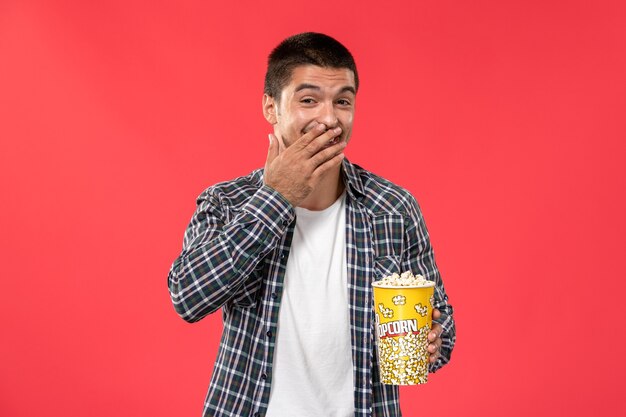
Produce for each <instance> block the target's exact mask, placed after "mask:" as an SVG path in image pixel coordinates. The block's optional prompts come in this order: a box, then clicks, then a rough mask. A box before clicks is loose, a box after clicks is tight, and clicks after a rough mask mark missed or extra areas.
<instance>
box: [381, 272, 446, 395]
mask: <svg viewBox="0 0 626 417" xmlns="http://www.w3.org/2000/svg"><path fill="white" fill-rule="evenodd" d="M434 285H435V283H434V282H429V283H428V284H423V283H422V284H420V285H410V286H391V285H387V284H380V283H377V282H374V283H372V286H373V290H374V309H375V314H376V341H377V347H378V368H379V373H380V381H381V383H383V384H388V385H417V384H425V383H426V382H427V380H428V333H429V332H430V330H431V328H432V317H433V302H434V291H435V288H434Z"/></svg>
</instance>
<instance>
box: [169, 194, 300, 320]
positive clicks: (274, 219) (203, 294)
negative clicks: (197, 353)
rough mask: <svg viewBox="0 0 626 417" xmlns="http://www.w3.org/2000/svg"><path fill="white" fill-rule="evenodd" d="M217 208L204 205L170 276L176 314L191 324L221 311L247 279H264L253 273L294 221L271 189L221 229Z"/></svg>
mask: <svg viewBox="0 0 626 417" xmlns="http://www.w3.org/2000/svg"><path fill="white" fill-rule="evenodd" d="M215 204H216V203H215V202H210V201H208V199H207V200H205V201H201V202H200V204H199V206H198V210H197V211H196V213H195V215H194V218H193V219H192V221H191V223H190V225H189V228H188V232H189V231H190V230H191V233H190V236H189V237H188V238H187V239H186V245H185V247H184V249H183V251H182V253H181V254H180V256H179V257H178V258H177V259H176V260H175V261H174V263H173V265H172V268H171V269H170V272H169V275H168V285H169V290H170V296H171V298H172V303H173V304H174V308H175V309H176V312H177V313H178V314H179V315H180V316H181V317H182V318H183V319H184V320H186V321H188V322H196V321H198V320H200V319H202V318H203V317H205V316H206V315H207V314H210V313H212V312H214V311H216V310H218V309H219V308H221V307H222V306H223V305H224V304H225V303H227V302H228V301H229V300H231V299H233V298H234V297H236V296H237V295H238V294H239V293H240V292H241V291H244V290H245V286H244V283H245V282H246V281H247V280H248V279H259V278H254V277H253V273H252V272H253V270H254V268H255V267H256V266H257V264H258V263H259V262H260V261H261V260H262V259H263V258H265V257H266V256H267V255H268V254H269V253H270V252H271V251H272V250H273V249H274V248H275V247H276V245H277V244H278V243H279V241H280V239H281V238H282V236H283V235H284V234H285V233H286V231H287V228H288V226H289V224H290V223H291V221H292V220H293V218H294V213H293V209H292V207H291V205H290V204H289V203H288V202H287V201H286V200H285V199H284V198H282V197H281V196H280V195H279V194H278V193H277V192H276V191H274V190H272V189H271V188H269V187H262V188H260V189H259V190H258V191H257V193H256V194H255V195H254V196H253V197H252V198H251V199H250V201H248V203H247V204H246V205H245V206H243V207H242V209H241V210H240V212H239V213H238V214H237V215H236V216H235V217H234V218H233V219H232V221H230V222H228V223H227V224H223V225H222V224H221V220H220V219H219V216H218V213H217V212H219V210H217V208H216V207H215ZM195 231H197V232H195Z"/></svg>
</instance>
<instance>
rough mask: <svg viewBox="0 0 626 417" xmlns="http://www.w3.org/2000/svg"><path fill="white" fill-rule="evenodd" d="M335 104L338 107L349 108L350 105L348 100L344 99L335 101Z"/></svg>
mask: <svg viewBox="0 0 626 417" xmlns="http://www.w3.org/2000/svg"><path fill="white" fill-rule="evenodd" d="M337 103H338V104H339V105H341V106H349V105H350V101H349V100H345V99H343V98H342V99H340V100H337Z"/></svg>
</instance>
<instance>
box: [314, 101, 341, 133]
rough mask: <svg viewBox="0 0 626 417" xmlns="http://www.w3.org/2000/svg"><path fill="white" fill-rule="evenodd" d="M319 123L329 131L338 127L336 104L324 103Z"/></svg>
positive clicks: (318, 118) (318, 119)
mask: <svg viewBox="0 0 626 417" xmlns="http://www.w3.org/2000/svg"><path fill="white" fill-rule="evenodd" d="M317 121H318V122H319V123H323V124H324V125H326V127H327V128H329V129H332V128H334V127H337V125H338V124H339V121H338V120H337V114H336V113H335V106H334V103H324V105H323V106H320V114H319V115H318V117H317Z"/></svg>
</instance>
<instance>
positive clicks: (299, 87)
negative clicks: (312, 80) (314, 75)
mask: <svg viewBox="0 0 626 417" xmlns="http://www.w3.org/2000/svg"><path fill="white" fill-rule="evenodd" d="M307 88H311V89H313V90H320V88H319V86H317V85H313V84H306V83H304V84H300V85H299V86H297V87H296V91H295V92H296V93H297V92H298V91H301V90H306V89H307Z"/></svg>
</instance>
